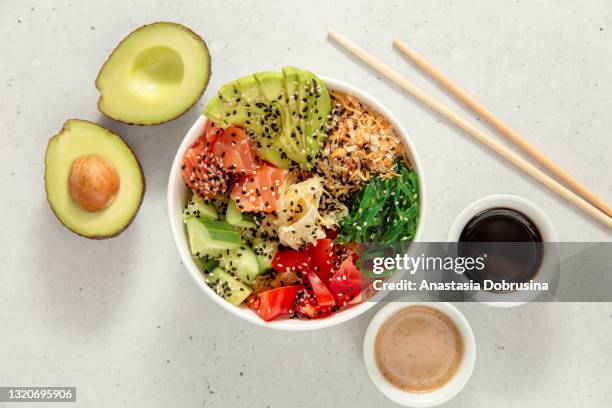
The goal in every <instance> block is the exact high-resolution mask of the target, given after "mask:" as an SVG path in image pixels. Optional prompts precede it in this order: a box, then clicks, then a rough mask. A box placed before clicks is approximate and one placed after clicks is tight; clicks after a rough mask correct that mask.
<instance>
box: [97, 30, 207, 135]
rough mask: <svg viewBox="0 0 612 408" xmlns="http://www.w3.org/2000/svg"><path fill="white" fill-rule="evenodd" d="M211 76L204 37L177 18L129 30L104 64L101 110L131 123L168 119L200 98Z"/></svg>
mask: <svg viewBox="0 0 612 408" xmlns="http://www.w3.org/2000/svg"><path fill="white" fill-rule="evenodd" d="M209 77H210V54H209V52H208V48H207V47H206V43H205V42H204V40H202V38H201V37H200V36H198V35H197V34H196V33H194V32H193V31H191V30H190V29H189V28H187V27H185V26H183V25H180V24H176V23H167V22H159V23H153V24H149V25H146V26H143V27H140V28H138V29H137V30H135V31H133V32H131V33H130V34H128V36H127V37H125V38H124V39H123V40H122V41H121V42H120V43H119V45H117V47H116V48H115V50H114V51H113V52H112V54H111V55H110V56H109V57H108V59H107V60H106V62H105V63H104V65H103V66H102V69H100V72H99V74H98V78H97V79H96V88H97V89H98V90H99V91H100V98H99V99H98V109H99V110H100V112H102V113H103V114H104V115H106V116H108V117H109V118H111V119H115V120H118V121H120V122H125V123H129V124H137V125H156V124H159V123H164V122H167V121H169V120H172V119H175V118H177V117H179V116H180V115H182V114H183V113H185V112H186V111H187V110H189V108H191V107H192V106H193V105H194V104H195V103H196V102H197V101H198V100H199V99H200V96H202V93H203V92H204V89H206V85H208V80H209Z"/></svg>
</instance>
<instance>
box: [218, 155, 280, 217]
mask: <svg viewBox="0 0 612 408" xmlns="http://www.w3.org/2000/svg"><path fill="white" fill-rule="evenodd" d="M288 178H289V172H288V171H287V170H283V169H279V168H278V167H274V166H272V165H271V164H267V163H263V164H261V165H260V166H259V167H258V168H257V170H255V172H254V173H253V174H245V175H243V176H242V177H240V179H239V180H238V181H237V182H236V183H235V184H234V188H233V189H232V192H231V194H230V196H231V197H232V198H233V199H234V201H235V202H236V206H237V207H238V208H239V209H240V211H243V212H245V211H260V212H265V213H271V212H273V211H274V210H276V207H277V204H278V199H279V197H280V192H279V190H280V188H281V187H282V186H284V185H285V183H286V182H287V179H288Z"/></svg>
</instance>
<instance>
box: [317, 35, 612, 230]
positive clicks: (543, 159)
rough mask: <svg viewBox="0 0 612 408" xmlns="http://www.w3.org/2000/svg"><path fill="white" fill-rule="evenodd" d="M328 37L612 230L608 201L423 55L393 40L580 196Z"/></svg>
mask: <svg viewBox="0 0 612 408" xmlns="http://www.w3.org/2000/svg"><path fill="white" fill-rule="evenodd" d="M328 35H329V37H331V38H333V39H334V40H335V41H336V42H338V43H339V44H340V45H342V46H343V47H344V48H346V49H347V50H348V51H350V52H351V53H352V54H354V55H355V56H357V57H358V58H360V59H361V60H363V61H364V62H365V63H366V64H368V65H369V66H370V67H372V68H374V69H375V70H376V71H378V72H379V73H381V74H382V75H384V76H385V77H387V78H388V79H389V80H391V81H392V82H394V83H395V84H396V85H397V86H399V87H400V88H402V89H403V90H405V91H406V92H408V93H410V94H412V95H413V96H414V97H415V98H416V99H418V100H419V101H421V102H422V103H424V104H425V105H427V106H428V107H429V108H431V109H432V110H434V111H435V112H437V113H438V114H440V115H441V116H443V117H445V118H446V119H448V120H449V121H451V122H452V123H454V124H455V125H456V126H458V127H459V128H461V129H462V130H464V131H465V132H466V133H468V134H469V135H471V136H473V137H474V138H476V139H477V140H478V141H480V142H481V143H483V144H484V145H486V146H487V147H489V148H490V149H491V150H493V151H494V152H495V153H497V154H499V155H500V156H502V157H503V158H505V159H506V160H508V161H509V162H511V163H512V164H514V165H515V166H516V167H518V168H519V169H521V170H522V171H524V172H525V173H527V174H528V175H530V176H531V177H533V178H535V179H536V180H538V181H539V182H540V183H542V184H544V185H545V186H546V187H548V188H549V189H551V190H552V191H554V192H555V193H557V194H558V195H560V196H561V197H563V198H564V199H565V200H567V201H569V202H570V203H572V204H574V205H575V206H576V207H578V208H580V209H581V210H582V211H584V212H585V213H587V214H588V215H590V216H591V217H593V218H594V219H596V220H597V221H599V222H601V223H602V224H604V225H605V226H607V227H608V228H612V208H611V207H610V206H609V205H608V204H606V202H605V201H604V200H602V199H601V198H599V197H598V196H597V195H596V194H595V193H593V192H592V191H591V190H589V189H588V188H587V187H586V186H584V185H583V184H582V183H580V182H579V181H578V180H576V179H575V178H574V177H572V176H571V175H570V174H569V173H567V172H566V171H565V170H563V169H562V168H561V167H559V166H558V165H557V164H556V163H554V162H553V161H552V160H551V159H550V158H548V157H547V156H546V155H544V154H543V153H542V152H541V151H539V150H538V149H537V148H536V147H534V146H533V145H531V144H530V143H529V142H528V141H527V140H525V139H524V138H523V137H522V136H521V135H519V134H518V133H516V132H515V131H514V130H512V129H511V128H510V127H509V126H508V125H506V124H505V123H504V122H502V121H501V120H500V119H498V118H497V117H496V116H495V115H493V114H492V113H491V112H489V111H488V110H487V109H485V108H484V107H483V106H482V105H481V104H480V103H478V102H477V101H476V100H475V99H474V98H472V97H471V96H470V95H469V94H468V93H467V92H465V91H463V90H462V89H461V88H459V87H458V86H457V85H456V84H455V83H453V82H452V81H451V80H450V79H449V78H447V77H446V76H444V74H442V73H441V72H440V71H438V70H437V69H436V68H435V67H433V66H432V65H431V64H430V63H429V62H427V61H426V60H425V59H424V58H423V57H422V56H420V55H419V54H417V53H416V52H415V51H413V50H412V49H410V48H409V47H408V46H407V45H406V44H404V43H403V42H401V41H400V40H398V39H395V40H394V41H393V43H394V44H395V46H396V47H397V48H399V49H400V51H402V52H403V53H404V54H405V55H406V56H407V57H408V58H410V59H411V60H412V61H413V62H414V63H415V64H416V65H418V66H419V67H420V68H421V69H423V70H424V71H425V72H426V73H428V74H429V75H430V76H431V77H433V78H434V79H436V80H437V81H438V82H440V84H442V85H443V86H444V87H445V88H447V89H448V90H449V91H450V92H451V93H453V94H454V95H455V96H456V97H457V98H458V99H459V100H461V101H462V102H463V103H465V104H466V105H467V106H468V107H470V108H471V109H472V110H473V111H474V112H476V113H477V114H478V115H480V116H481V117H482V118H483V119H485V120H486V121H488V122H489V123H490V124H491V125H492V126H493V127H494V128H495V129H497V130H498V131H499V132H500V133H501V134H502V135H504V136H506V137H507V138H508V139H510V140H511V141H512V142H513V143H515V144H516V145H518V146H519V147H520V148H521V149H523V150H524V151H525V152H526V153H528V154H529V155H530V156H531V157H532V158H533V159H535V160H536V161H537V162H539V163H540V164H541V165H543V166H544V167H546V168H547V169H548V170H549V171H550V172H552V173H553V174H554V175H556V176H557V177H558V178H559V179H561V180H562V181H563V182H564V183H566V185H568V186H570V187H571V188H572V189H574V191H575V192H576V193H578V194H579V195H578V194H576V193H574V192H572V191H571V190H569V189H568V188H567V187H565V186H563V185H562V184H560V183H559V182H557V181H556V180H555V179H553V178H552V177H550V176H549V175H547V174H546V173H544V172H543V171H542V170H540V169H539V168H537V167H536V166H534V165H533V164H531V163H530V162H528V161H527V160H525V159H523V158H522V157H521V156H519V155H518V154H516V153H514V152H513V151H511V150H510V149H508V148H507V147H505V146H504V145H502V144H501V143H499V142H498V141H496V140H495V139H494V138H493V137H492V136H490V135H488V134H487V133H485V132H484V131H482V130H481V129H479V128H478V127H476V126H475V125H473V124H472V123H471V122H469V121H467V120H466V119H464V118H463V117H461V116H459V115H458V114H457V113H455V112H453V111H452V110H450V109H449V108H447V107H446V106H444V105H443V104H442V103H440V102H439V101H437V100H436V99H434V98H433V97H431V96H429V95H428V94H427V93H425V92H424V91H423V90H421V89H420V88H419V87H417V86H416V85H414V84H412V83H411V82H409V81H408V80H407V79H405V78H404V77H403V76H401V75H400V74H398V73H397V72H396V71H394V70H392V69H391V68H389V67H388V66H387V65H385V64H384V63H383V62H381V61H380V60H378V59H377V58H375V57H373V56H372V55H370V54H368V52H366V51H365V50H363V49H362V48H360V47H359V46H357V45H356V44H354V43H353V42H351V41H350V40H348V39H347V38H346V37H344V36H342V35H340V34H338V33H337V32H335V31H333V30H329V31H328ZM587 200H588V202H587Z"/></svg>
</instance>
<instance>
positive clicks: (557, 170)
mask: <svg viewBox="0 0 612 408" xmlns="http://www.w3.org/2000/svg"><path fill="white" fill-rule="evenodd" d="M393 44H394V45H395V46H396V47H397V48H398V49H399V50H400V51H402V52H403V53H404V54H405V55H406V56H407V57H408V58H410V59H411V60H412V62H414V63H415V64H416V65H418V66H419V68H421V69H422V70H423V71H425V72H426V73H427V74H429V75H430V76H431V77H432V78H433V79H435V80H436V81H438V82H439V83H440V84H441V85H442V86H444V87H445V88H446V89H448V90H449V91H450V92H451V93H452V94H453V95H455V96H456V97H457V98H458V99H459V100H461V101H462V102H463V103H464V104H466V105H467V106H468V107H469V108H470V109H472V110H473V111H474V112H476V113H477V114H478V115H480V117H482V118H483V119H484V120H486V121H487V122H489V123H490V124H491V125H492V126H493V127H494V128H495V129H497V130H498V131H499V132H500V133H501V134H502V135H504V136H505V137H507V138H508V139H510V140H511V141H512V142H513V143H515V144H516V145H517V146H519V147H520V148H521V149H523V151H525V152H526V153H527V154H529V155H530V156H531V157H533V158H534V159H535V160H536V161H537V162H539V163H540V164H541V165H543V166H544V167H546V168H547V169H548V170H549V171H551V172H552V173H553V174H554V175H556V176H557V177H559V178H560V179H561V181H563V182H564V183H565V184H567V185H568V186H570V187H571V188H572V189H574V191H575V192H577V193H578V194H579V195H581V196H582V197H583V198H584V199H585V200H587V201H590V202H591V204H593V205H594V206H595V207H597V208H599V209H600V210H602V211H603V212H605V213H606V214H608V215H609V216H611V217H612V207H610V206H609V205H608V204H607V203H606V202H605V201H604V200H603V199H602V198H600V197H598V196H597V195H596V194H595V193H594V192H592V191H591V190H589V188H588V187H586V186H585V185H584V184H582V183H581V182H580V181H578V180H577V179H575V178H574V177H573V176H572V175H571V174H569V173H568V172H567V171H565V170H563V169H562V168H561V167H560V166H559V165H558V164H556V163H555V162H554V161H552V160H551V159H550V158H549V157H548V156H546V155H545V154H544V153H542V152H541V151H540V150H538V149H537V148H536V147H535V146H533V145H532V144H530V143H529V142H528V141H527V140H526V139H525V138H524V137H522V136H521V135H520V134H518V133H517V132H516V131H514V130H513V129H511V128H510V126H508V125H507V124H505V123H504V122H502V121H501V119H499V118H498V117H496V116H495V115H494V114H493V113H491V112H490V111H489V110H488V109H486V108H485V107H484V106H482V104H480V103H479V102H478V101H477V100H476V99H474V98H473V97H472V96H471V95H469V94H468V93H467V92H465V91H464V90H463V89H461V88H460V87H459V86H458V85H457V84H455V83H454V82H453V81H451V80H450V79H449V78H448V77H447V76H445V75H444V74H443V73H442V72H440V71H439V70H438V69H437V68H436V67H434V66H433V65H431V64H430V63H429V62H428V61H427V60H426V59H425V58H423V56H421V55H420V54H418V53H417V52H416V51H414V50H413V49H411V48H410V47H409V46H408V45H406V44H405V43H404V42H402V41H401V40H400V39H398V38H395V39H394V40H393Z"/></svg>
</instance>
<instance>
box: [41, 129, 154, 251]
mask: <svg viewBox="0 0 612 408" xmlns="http://www.w3.org/2000/svg"><path fill="white" fill-rule="evenodd" d="M45 188H46V190H47V201H48V202H49V205H50V206H51V209H52V210H53V212H54V213H55V215H56V216H57V218H58V219H59V220H60V222H61V223H62V224H63V225H64V226H65V227H66V228H68V229H70V230H71V231H73V232H74V233H76V234H79V235H81V236H83V237H86V238H95V239H103V238H111V237H114V236H116V235H119V234H120V233H121V232H122V231H123V230H124V229H125V228H126V227H127V226H128V225H129V224H130V223H131V222H132V219H133V218H134V216H135V215H136V213H137V212H138V209H139V208H140V204H141V202H142V198H143V195H144V191H145V181H144V176H143V174H142V169H141V167H140V163H139V162H138V159H137V158H136V156H135V155H134V153H133V152H132V149H131V148H130V147H129V146H128V145H127V144H126V143H125V142H124V141H123V139H122V138H121V137H119V136H117V135H116V134H114V133H112V132H111V131H110V130H108V129H105V128H103V127H102V126H99V125H97V124H95V123H92V122H88V121H85V120H79V119H70V120H67V121H66V123H64V126H63V128H62V130H61V131H60V132H59V133H58V134H57V135H55V136H53V137H52V138H51V139H50V140H49V144H48V145H47V152H46V154H45Z"/></svg>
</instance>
